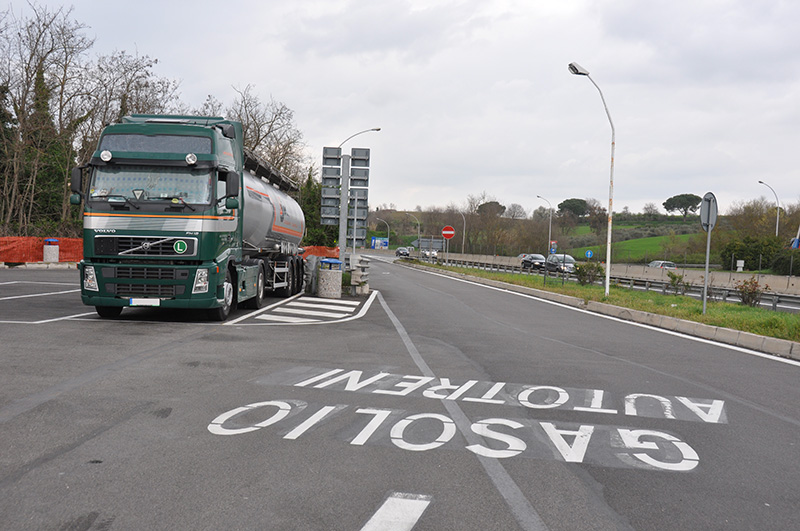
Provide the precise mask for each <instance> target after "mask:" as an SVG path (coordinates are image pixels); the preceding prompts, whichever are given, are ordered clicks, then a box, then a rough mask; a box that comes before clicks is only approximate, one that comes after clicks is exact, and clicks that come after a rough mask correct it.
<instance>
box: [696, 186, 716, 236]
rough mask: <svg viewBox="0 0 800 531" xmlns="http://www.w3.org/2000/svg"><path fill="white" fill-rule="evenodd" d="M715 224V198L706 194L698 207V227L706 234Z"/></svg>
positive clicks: (710, 194)
mask: <svg viewBox="0 0 800 531" xmlns="http://www.w3.org/2000/svg"><path fill="white" fill-rule="evenodd" d="M716 224H717V198H716V197H715V196H714V194H713V193H711V192H708V193H707V194H706V195H704V196H703V202H702V204H701V205H700V225H701V226H702V227H703V230H704V231H706V232H708V231H710V230H711V229H713V228H714V225H716Z"/></svg>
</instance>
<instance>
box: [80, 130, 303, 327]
mask: <svg viewBox="0 0 800 531" xmlns="http://www.w3.org/2000/svg"><path fill="white" fill-rule="evenodd" d="M70 188H71V190H72V196H71V197H70V202H71V203H72V204H74V205H80V204H81V203H83V205H84V210H83V260H82V261H81V262H80V263H79V264H78V270H79V271H80V276H81V298H82V300H83V302H84V304H87V305H89V306H94V307H95V308H96V310H97V313H98V314H99V315H100V317H102V318H106V319H113V318H116V317H118V316H119V315H120V313H121V312H122V309H123V308H125V307H136V306H147V307H159V308H171V309H179V308H181V309H189V308H194V309H205V310H206V311H207V312H208V314H209V317H211V318H212V319H214V320H219V321H223V320H225V319H227V318H228V316H229V315H230V312H231V310H232V309H233V308H235V307H236V306H237V305H238V304H241V305H242V306H246V307H252V308H259V307H261V306H262V305H263V304H264V298H265V297H266V296H268V295H270V294H271V293H274V294H275V295H277V296H283V297H288V296H291V295H294V294H295V293H298V292H299V291H300V290H301V289H302V285H303V277H304V262H303V259H302V257H301V253H302V249H301V248H300V247H299V244H300V241H301V239H302V237H303V234H304V232H305V217H304V215H303V211H302V209H301V208H300V206H299V205H298V204H297V202H296V201H295V200H294V199H292V198H291V197H290V196H289V195H288V193H287V192H290V191H292V190H296V189H297V184H296V183H295V182H293V181H292V180H291V179H288V178H287V177H286V176H285V175H283V174H282V173H281V172H279V171H277V170H276V169H275V168H273V167H272V165H270V164H269V163H268V162H267V161H264V160H263V159H261V158H260V157H258V156H256V155H255V154H254V153H252V152H250V151H249V150H247V149H245V148H244V147H243V131H242V124H241V123H239V122H236V121H231V120H225V119H223V118H219V117H201V116H172V115H163V116H162V115H131V116H126V117H125V118H123V119H122V120H121V122H120V123H117V124H113V125H109V126H107V127H106V128H105V129H104V130H103V132H102V134H101V136H100V141H99V144H98V147H97V150H96V151H95V152H94V154H93V156H92V158H91V160H90V161H89V163H88V164H86V165H85V166H82V167H79V168H74V169H73V170H72V175H71V182H70Z"/></svg>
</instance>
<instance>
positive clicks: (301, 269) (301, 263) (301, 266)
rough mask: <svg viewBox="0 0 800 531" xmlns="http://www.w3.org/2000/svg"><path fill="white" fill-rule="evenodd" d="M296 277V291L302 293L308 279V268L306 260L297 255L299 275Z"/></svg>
mask: <svg viewBox="0 0 800 531" xmlns="http://www.w3.org/2000/svg"><path fill="white" fill-rule="evenodd" d="M295 278H296V279H297V289H296V290H295V293H300V292H301V291H303V283H304V282H305V280H306V268H305V262H304V261H303V259H302V258H301V257H299V256H298V257H297V276H296V277H295Z"/></svg>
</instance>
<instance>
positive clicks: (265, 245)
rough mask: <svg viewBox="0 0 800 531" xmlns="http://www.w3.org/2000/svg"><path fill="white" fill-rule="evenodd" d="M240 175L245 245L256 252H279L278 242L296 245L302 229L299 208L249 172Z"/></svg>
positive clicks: (304, 223)
mask: <svg viewBox="0 0 800 531" xmlns="http://www.w3.org/2000/svg"><path fill="white" fill-rule="evenodd" d="M243 175H244V179H243V186H244V190H243V192H244V193H243V194H242V197H243V201H244V204H243V208H242V210H243V213H244V228H243V234H242V237H243V238H244V241H245V243H247V244H249V245H251V246H253V247H257V248H260V249H275V246H276V245H277V246H278V248H280V244H281V242H289V243H291V244H294V245H297V244H299V243H300V240H301V239H302V238H303V233H304V232H305V226H306V219H305V216H304V215H303V211H302V210H301V209H300V205H298V204H297V202H296V201H295V200H294V199H292V198H291V197H289V196H288V195H286V193H284V192H282V191H280V190H278V189H277V188H275V187H274V186H272V185H271V184H269V183H267V182H266V181H264V180H262V179H261V178H258V177H256V176H254V175H253V174H251V173H250V172H248V171H246V170H245V171H244V172H243Z"/></svg>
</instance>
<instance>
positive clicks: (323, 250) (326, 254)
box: [303, 245, 339, 258]
mask: <svg viewBox="0 0 800 531" xmlns="http://www.w3.org/2000/svg"><path fill="white" fill-rule="evenodd" d="M303 249H305V250H306V252H304V253H303V256H304V257H306V258H307V257H309V256H319V257H322V258H339V248H338V247H322V246H319V245H309V246H308V247H303Z"/></svg>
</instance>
